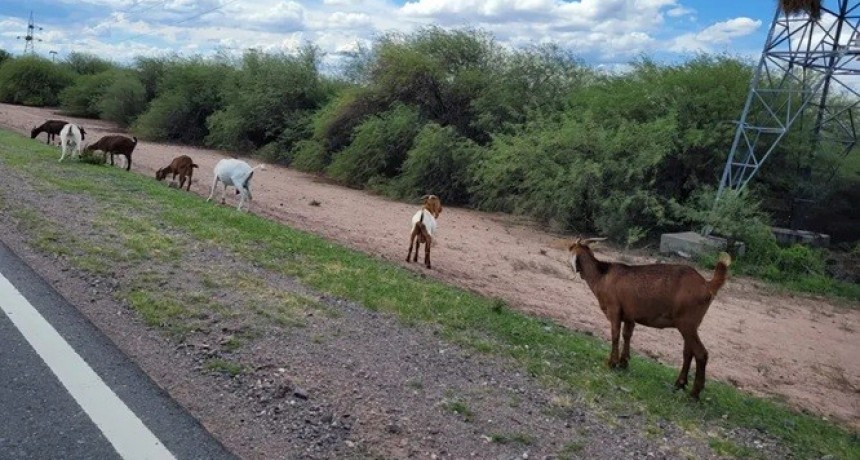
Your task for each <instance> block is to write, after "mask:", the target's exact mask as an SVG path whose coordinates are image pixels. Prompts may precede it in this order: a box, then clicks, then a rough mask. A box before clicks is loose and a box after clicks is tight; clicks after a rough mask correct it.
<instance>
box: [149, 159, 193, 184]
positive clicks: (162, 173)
mask: <svg viewBox="0 0 860 460" xmlns="http://www.w3.org/2000/svg"><path fill="white" fill-rule="evenodd" d="M197 167H198V166H197V165H196V164H194V161H192V160H191V157H189V156H188V155H179V156H178V157H176V158H174V159H173V161H171V162H170V165H168V166H167V167H164V168H161V169H159V170H158V171H156V172H155V178H156V179H157V180H159V181H160V180H163V179H164V178H165V177H167V175H168V174H173V178H172V179H171V180H173V181H175V180H176V175H177V174H178V175H179V189H180V190H181V189H182V186H183V185H184V184H185V179H186V178H188V188H186V189H185V190H189V191H190V190H191V176H192V175H193V174H194V168H197Z"/></svg>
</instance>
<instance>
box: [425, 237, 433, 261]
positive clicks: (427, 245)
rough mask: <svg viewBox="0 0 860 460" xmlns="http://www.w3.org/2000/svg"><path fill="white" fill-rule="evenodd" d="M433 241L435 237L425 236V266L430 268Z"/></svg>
mask: <svg viewBox="0 0 860 460" xmlns="http://www.w3.org/2000/svg"><path fill="white" fill-rule="evenodd" d="M432 243H433V237H431V236H429V235H427V236H425V237H424V266H425V267H427V268H428V269H430V268H432V267H431V266H430V246H431V244H432Z"/></svg>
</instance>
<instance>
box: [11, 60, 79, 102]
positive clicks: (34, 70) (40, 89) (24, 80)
mask: <svg viewBox="0 0 860 460" xmlns="http://www.w3.org/2000/svg"><path fill="white" fill-rule="evenodd" d="M73 81H74V74H73V73H72V72H70V71H69V70H67V69H65V68H62V67H59V66H57V65H55V64H53V63H52V62H51V61H48V60H47V59H43V58H40V57H36V56H24V57H19V58H14V59H8V60H6V61H5V62H3V64H2V65H0V101H2V102H10V103H12V104H23V105H30V106H36V107H43V106H56V105H57V103H58V102H59V94H60V92H61V91H62V90H63V89H65V88H66V87H67V86H69V85H71V84H72V83H73Z"/></svg>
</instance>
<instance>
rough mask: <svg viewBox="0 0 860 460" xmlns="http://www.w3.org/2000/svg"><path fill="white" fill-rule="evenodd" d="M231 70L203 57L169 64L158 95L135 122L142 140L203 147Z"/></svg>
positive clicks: (221, 63) (134, 126)
mask: <svg viewBox="0 0 860 460" xmlns="http://www.w3.org/2000/svg"><path fill="white" fill-rule="evenodd" d="M230 72H231V70H230V68H229V67H228V66H227V65H226V63H223V62H218V61H213V60H204V59H201V58H193V59H178V60H175V61H171V62H169V63H167V65H166V67H165V69H164V75H163V77H162V79H161V81H160V82H159V84H158V95H157V96H156V98H155V99H153V100H152V102H151V103H150V104H149V107H148V108H147V110H146V111H145V112H143V113H142V114H141V115H140V116H139V117H137V119H136V120H135V122H134V125H133V129H134V131H135V132H137V133H139V134H140V136H141V137H143V138H145V139H151V140H159V141H172V142H179V143H183V144H193V145H201V144H202V143H203V140H204V139H206V136H207V135H208V134H209V130H208V128H207V124H206V119H207V118H209V116H210V115H212V114H213V113H215V112H216V111H217V110H219V109H221V108H222V107H223V103H222V100H221V91H220V85H221V83H222V82H223V81H225V79H226V78H227V77H228V76H229V74H230Z"/></svg>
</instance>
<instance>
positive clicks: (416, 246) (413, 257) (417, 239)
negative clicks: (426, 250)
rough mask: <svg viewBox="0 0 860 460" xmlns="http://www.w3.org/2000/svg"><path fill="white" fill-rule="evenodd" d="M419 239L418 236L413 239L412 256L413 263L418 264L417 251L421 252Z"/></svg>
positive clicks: (419, 236)
mask: <svg viewBox="0 0 860 460" xmlns="http://www.w3.org/2000/svg"><path fill="white" fill-rule="evenodd" d="M421 238H422V237H421V235H420V234H419V235H418V237H417V238H415V254H414V255H413V256H412V261H413V262H418V251H420V250H421Z"/></svg>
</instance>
